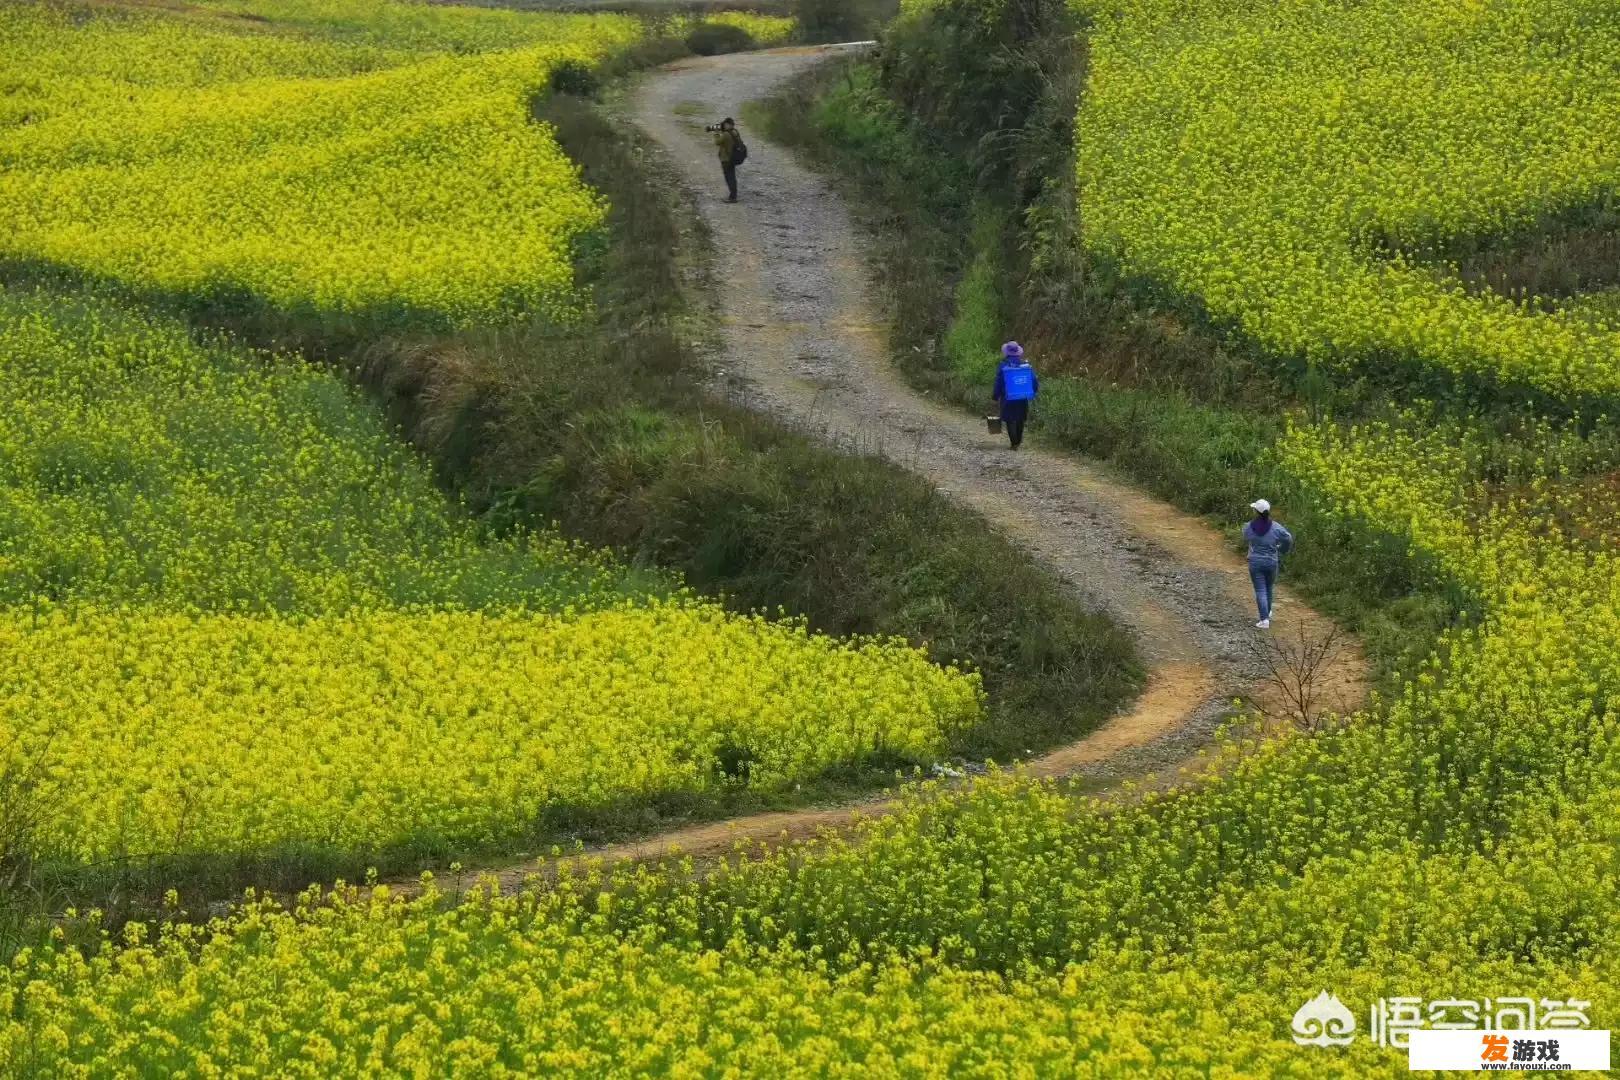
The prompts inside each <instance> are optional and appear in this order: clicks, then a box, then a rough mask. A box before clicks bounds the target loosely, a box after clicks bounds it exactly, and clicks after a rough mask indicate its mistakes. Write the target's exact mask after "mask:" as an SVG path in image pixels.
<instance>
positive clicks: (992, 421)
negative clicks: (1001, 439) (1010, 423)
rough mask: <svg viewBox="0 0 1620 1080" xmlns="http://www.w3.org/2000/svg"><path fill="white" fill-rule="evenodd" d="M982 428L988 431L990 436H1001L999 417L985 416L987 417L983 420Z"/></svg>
mask: <svg viewBox="0 0 1620 1080" xmlns="http://www.w3.org/2000/svg"><path fill="white" fill-rule="evenodd" d="M984 426H985V427H987V428H989V429H990V434H992V435H1000V434H1001V417H999V416H987V417H985V418H984Z"/></svg>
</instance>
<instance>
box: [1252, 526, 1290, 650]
mask: <svg viewBox="0 0 1620 1080" xmlns="http://www.w3.org/2000/svg"><path fill="white" fill-rule="evenodd" d="M1249 509H1251V510H1253V511H1254V520H1252V521H1250V522H1249V523H1248V524H1247V525H1245V526H1243V540H1244V542H1245V543H1247V544H1248V545H1249V580H1250V581H1252V582H1254V602H1255V606H1257V607H1258V608H1259V609H1260V621H1259V622H1257V623H1255V624H1254V625H1255V626H1256V627H1258V628H1259V629H1261V630H1270V629H1271V596H1272V593H1274V592H1275V591H1276V590H1277V571H1278V570H1279V569H1281V568H1282V557H1283V556H1284V555H1286V554H1288V553H1289V552H1290V551H1292V550H1293V548H1294V534H1293V533H1291V532H1289V531H1288V530H1287V529H1285V528H1283V524H1282V522H1280V521H1272V520H1271V504H1270V503H1269V502H1267V501H1266V500H1264V499H1256V500H1254V502H1252V503H1250V504H1249Z"/></svg>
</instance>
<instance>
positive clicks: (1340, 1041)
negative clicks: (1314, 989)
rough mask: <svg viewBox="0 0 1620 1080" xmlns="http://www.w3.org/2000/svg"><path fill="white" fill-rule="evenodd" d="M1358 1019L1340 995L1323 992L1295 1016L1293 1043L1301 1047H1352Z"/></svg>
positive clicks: (1302, 1007) (1304, 1005)
mask: <svg viewBox="0 0 1620 1080" xmlns="http://www.w3.org/2000/svg"><path fill="white" fill-rule="evenodd" d="M1355 1032H1356V1018H1355V1017H1354V1016H1353V1015H1351V1012H1350V1010H1349V1009H1347V1008H1345V1007H1344V1002H1342V1001H1340V1000H1339V997H1338V995H1337V994H1330V993H1328V992H1327V991H1326V990H1323V991H1322V992H1321V993H1320V994H1317V995H1316V996H1315V997H1313V998H1311V1000H1309V1001H1307V1002H1306V1003H1305V1004H1303V1005H1301V1006H1300V1007H1299V1011H1298V1012H1296V1013H1295V1014H1294V1041H1295V1042H1297V1043H1298V1044H1299V1045H1301V1046H1349V1045H1350V1042H1351V1040H1352V1039H1354V1038H1355V1037H1356V1034H1355Z"/></svg>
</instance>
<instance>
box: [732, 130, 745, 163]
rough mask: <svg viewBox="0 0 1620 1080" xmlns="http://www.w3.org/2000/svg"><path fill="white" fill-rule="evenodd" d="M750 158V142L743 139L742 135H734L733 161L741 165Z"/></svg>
mask: <svg viewBox="0 0 1620 1080" xmlns="http://www.w3.org/2000/svg"><path fill="white" fill-rule="evenodd" d="M747 160H748V144H747V143H745V142H743V141H742V136H741V135H736V136H733V138H732V143H731V163H732V164H733V165H741V164H742V163H743V162H745V161H747Z"/></svg>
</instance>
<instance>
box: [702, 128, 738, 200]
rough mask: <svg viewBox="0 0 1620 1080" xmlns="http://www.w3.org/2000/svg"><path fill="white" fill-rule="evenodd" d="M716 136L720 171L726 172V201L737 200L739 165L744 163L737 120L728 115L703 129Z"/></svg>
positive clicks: (715, 141)
mask: <svg viewBox="0 0 1620 1080" xmlns="http://www.w3.org/2000/svg"><path fill="white" fill-rule="evenodd" d="M703 130H704V131H707V132H709V133H710V134H712V135H713V136H714V145H715V147H716V149H718V150H719V152H720V171H721V172H723V173H725V174H726V191H727V195H726V202H732V203H734V202H736V201H737V166H738V165H739V164H741V163H742V159H743V155H744V154H746V153H747V151H746V150H744V149H742V146H743V141H742V136H741V135H739V134H738V133H737V122H736V121H735V120H733V119H732V118H731V117H729V116H728V117H726V118H725V119H724V120H722V121H720V123H718V124H711V125H709V126H708V127H706V128H704V129H703Z"/></svg>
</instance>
